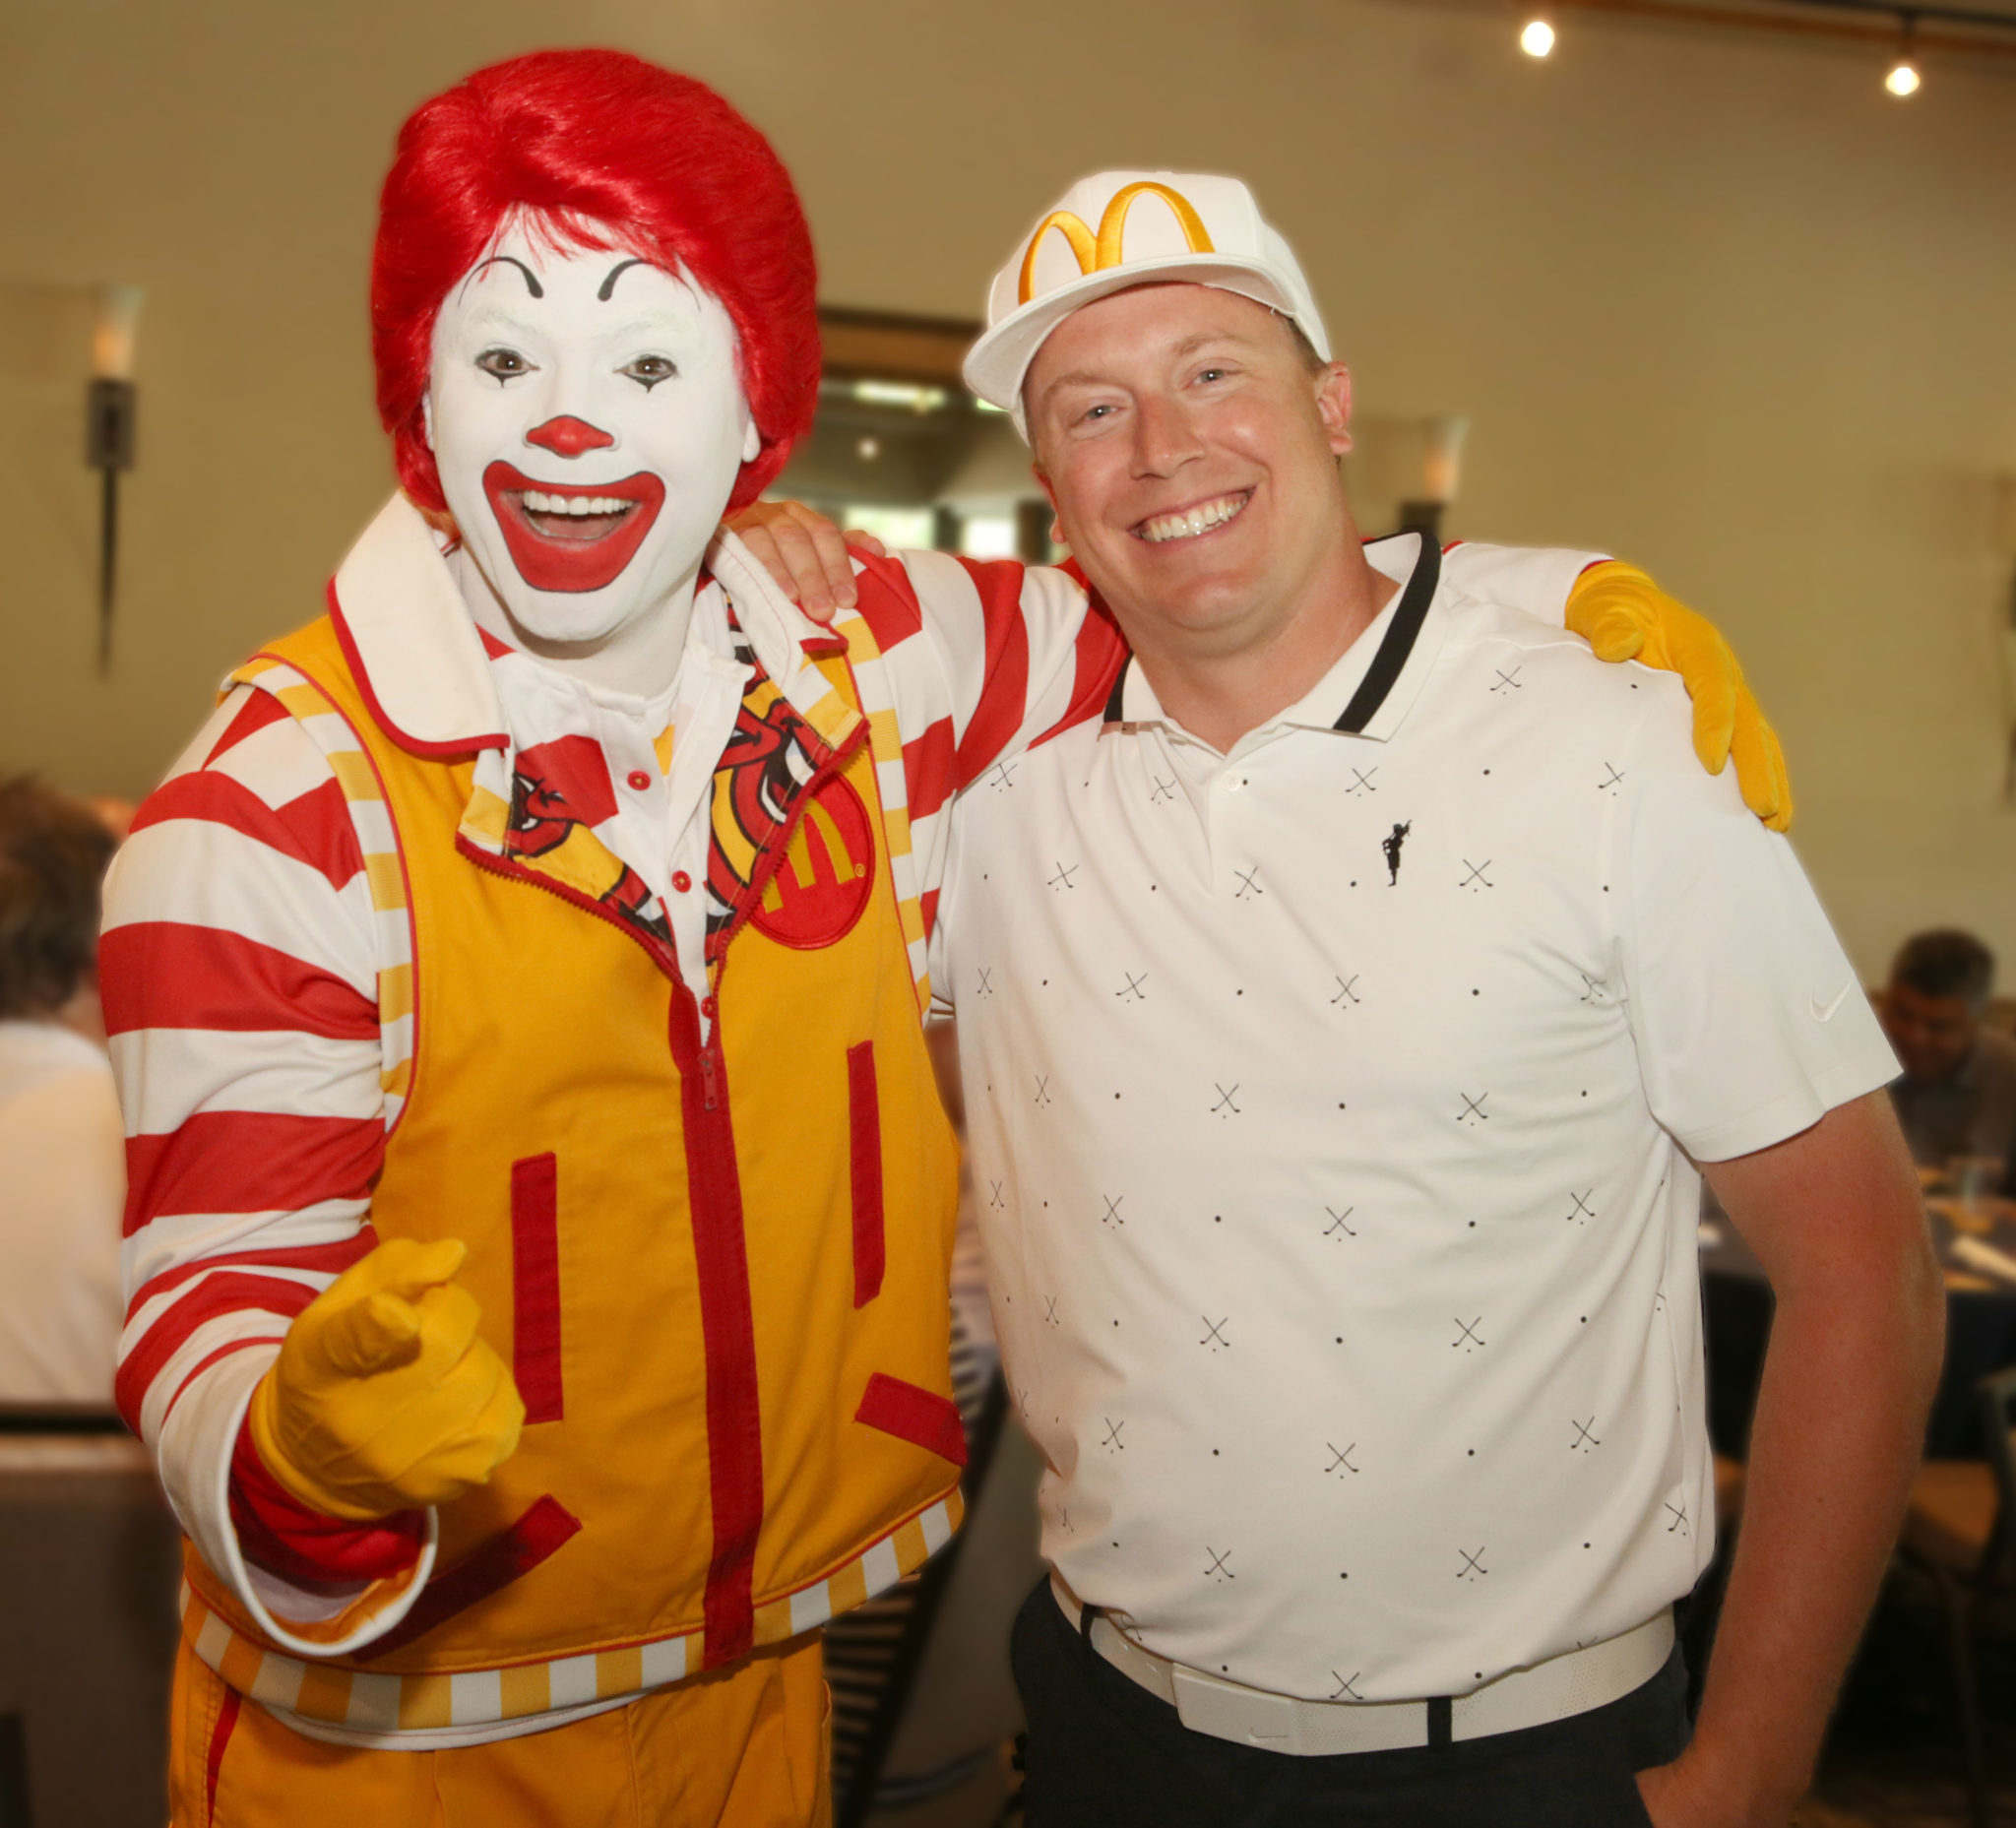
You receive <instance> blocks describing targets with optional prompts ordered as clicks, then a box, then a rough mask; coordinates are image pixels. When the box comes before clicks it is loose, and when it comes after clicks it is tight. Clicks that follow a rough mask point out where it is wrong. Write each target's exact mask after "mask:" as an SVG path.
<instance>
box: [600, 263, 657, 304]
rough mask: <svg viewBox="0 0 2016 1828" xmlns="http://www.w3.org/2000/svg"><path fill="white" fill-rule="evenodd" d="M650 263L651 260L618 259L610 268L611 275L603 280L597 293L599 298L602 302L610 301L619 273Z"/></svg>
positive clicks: (646, 265)
mask: <svg viewBox="0 0 2016 1828" xmlns="http://www.w3.org/2000/svg"><path fill="white" fill-rule="evenodd" d="M650 265H651V262H650V261H648V260H619V261H617V263H616V264H615V265H614V266H613V267H611V268H610V269H609V277H608V278H607V279H605V280H604V281H603V282H602V284H601V289H600V290H599V292H597V293H596V297H597V298H598V299H599V300H600V302H601V303H603V304H607V303H608V302H609V295H610V293H612V292H613V291H614V290H615V289H616V278H617V276H618V275H619V274H621V273H622V272H624V271H625V269H627V268H630V267H648V266H650Z"/></svg>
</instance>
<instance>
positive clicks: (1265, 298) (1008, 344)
mask: <svg viewBox="0 0 2016 1828" xmlns="http://www.w3.org/2000/svg"><path fill="white" fill-rule="evenodd" d="M1144 198H1147V199H1150V200H1151V201H1152V206H1153V207H1151V208H1150V209H1149V210H1148V211H1147V212H1146V213H1145V214H1144V213H1143V212H1142V211H1140V210H1137V209H1136V208H1135V207H1134V206H1135V205H1136V204H1138V203H1140V202H1141V201H1142V200H1143V199H1144ZM1093 222H1097V223H1098V224H1099V226H1098V227H1097V228H1094V227H1092V226H1090V224H1091V223H1093ZM1130 229H1131V230H1132V235H1131V240H1130V235H1129V230H1130ZM1060 244H1061V245H1060ZM1160 284H1189V285H1213V286H1217V287H1218V288H1219V289H1220V290H1221V291H1228V292H1237V293H1240V294H1242V295H1243V296H1245V297H1247V298H1251V299H1252V300H1253V301H1254V302H1255V303H1256V304H1261V305H1265V306H1266V307H1267V308H1268V309H1269V310H1270V311H1277V312H1279V313H1280V314H1281V315H1282V316H1284V317H1286V318H1288V319H1289V320H1290V321H1291V322H1292V323H1293V324H1294V326H1295V328H1296V329H1298V330H1299V331H1300V332H1301V333H1302V335H1303V336H1305V337H1306V338H1307V339H1308V340H1309V345H1310V347H1312V348H1314V349H1315V351H1316V353H1317V354H1318V355H1320V356H1321V357H1322V358H1323V359H1324V360H1325V361H1328V360H1329V359H1330V343H1329V339H1328V337H1327V336H1326V335H1325V333H1324V329H1323V319H1322V317H1321V315H1320V314H1319V313H1318V311H1317V309H1316V301H1315V299H1314V298H1312V297H1311V296H1310V295H1309V284H1308V282H1307V280H1305V279H1304V278H1303V277H1302V270H1301V267H1300V266H1299V264H1298V263H1297V262H1296V260H1295V256H1294V250H1293V249H1292V248H1291V247H1290V246H1289V244H1288V243H1287V242H1286V241H1284V240H1283V239H1282V238H1281V236H1280V235H1279V234H1277V233H1276V232H1275V231H1274V229H1273V228H1271V227H1269V226H1268V224H1267V222H1266V221H1265V220H1264V219H1263V218H1262V217H1261V214H1260V210H1259V206H1258V205H1257V204H1256V203H1255V202H1254V201H1253V193H1252V192H1251V191H1249V190H1248V189H1247V188H1246V187H1245V185H1244V184H1242V183H1241V182H1240V181H1239V180H1238V179H1237V178H1234V177H1227V176H1225V175H1224V174H1222V173H1216V172H1210V171H1143V170H1138V169H1137V170H1129V171H1095V172H1093V173H1091V174H1090V175H1089V176H1087V177H1083V178H1080V179H1079V180H1078V182H1077V183H1075V184H1073V185H1072V186H1071V187H1070V189H1068V190H1067V191H1065V193H1064V194H1063V195H1062V196H1061V197H1059V198H1058V199H1057V200H1056V203H1055V205H1054V206H1053V207H1052V208H1051V209H1050V210H1048V211H1047V212H1046V213H1045V214H1044V216H1043V218H1042V220H1041V221H1040V222H1038V223H1037V225H1036V227H1035V228H1034V229H1033V230H1027V231H1025V232H1024V233H1022V234H1020V235H1018V236H1017V237H1016V239H1015V242H1014V251H1013V252H1012V253H1010V254H1009V256H1008V260H1007V264H1006V265H1005V266H1003V267H1002V268H1001V269H1000V271H999V272H997V273H996V274H995V275H994V279H993V284H991V285H989V286H988V288H987V322H986V328H985V329H984V330H983V331H981V333H980V335H979V338H978V340H977V342H976V343H975V344H974V346H973V347H972V348H971V349H969V350H968V351H967V354H966V361H965V364H964V373H965V375H966V384H967V386H969V387H970V388H972V389H973V391H974V392H975V393H976V394H977V395H978V396H979V397H980V399H982V400H984V401H986V402H987V403H988V404H989V405H990V406H995V407H999V408H1000V409H1001V410H1002V411H1004V412H1006V413H1008V414H1009V415H1010V416H1011V417H1012V418H1013V419H1014V421H1015V429H1016V430H1017V431H1019V432H1021V433H1022V434H1023V435H1024V436H1025V437H1027V436H1028V435H1029V425H1028V422H1027V420H1026V419H1025V417H1024V415H1023V410H1022V386H1023V378H1024V376H1025V375H1027V374H1028V372H1029V367H1030V363H1031V362H1032V361H1033V360H1034V359H1035V356H1036V352H1037V350H1038V349H1039V348H1040V347H1041V346H1042V343H1043V340H1044V339H1045V338H1046V337H1048V336H1049V334H1050V333H1051V331H1053V330H1055V329H1056V327H1057V326H1058V325H1059V324H1061V323H1062V322H1063V321H1064V320H1065V319H1066V318H1067V317H1069V316H1070V315H1071V314H1072V312H1074V311H1079V310H1082V309H1084V307H1085V306H1087V305H1089V304H1091V303H1093V302H1094V301H1095V300H1097V299H1100V298H1103V297H1105V296H1106V295H1107V294H1108V293H1111V292H1117V291H1124V290H1126V289H1127V288H1128V287H1129V286H1132V285H1160Z"/></svg>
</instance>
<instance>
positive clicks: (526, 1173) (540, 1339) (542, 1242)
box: [511, 1154, 562, 1422]
mask: <svg viewBox="0 0 2016 1828" xmlns="http://www.w3.org/2000/svg"><path fill="white" fill-rule="evenodd" d="M511 1299H512V1310H511V1374H512V1376H513V1377H514V1378H516V1379H517V1380H518V1394H519V1395H520V1396H522V1397H523V1398H524V1399H525V1418H526V1420H527V1421H528V1422H534V1421H558V1420H559V1419H560V1416H561V1409H562V1390H561V1381H560V1174H559V1166H558V1162H557V1160H556V1158H555V1157H553V1156H552V1155H550V1154H548V1155H542V1156H528V1157H527V1158H526V1159H525V1160H524V1161H523V1162H514V1163H512V1165H511Z"/></svg>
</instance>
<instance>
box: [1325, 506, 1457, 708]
mask: <svg viewBox="0 0 2016 1828" xmlns="http://www.w3.org/2000/svg"><path fill="white" fill-rule="evenodd" d="M1420 542H1421V553H1420V557H1419V558H1418V559H1416V560H1415V562H1414V576H1413V577H1411V578H1409V579H1408V581H1407V590H1406V592H1405V594H1404V595H1403V596H1402V597H1401V599H1400V607H1399V608H1398V609H1396V610H1395V611H1394V612H1393V621H1392V623H1391V625H1390V626H1389V627H1388V628H1387V630H1386V639H1385V640H1383V641H1382V642H1380V643H1379V652H1378V653H1377V654H1375V655H1373V656H1372V663H1371V665H1370V666H1369V667H1367V668H1366V669H1365V676H1364V677H1363V678H1362V679H1360V680H1359V681H1358V689H1357V690H1356V691H1355V692H1354V693H1353V694H1352V698H1351V703H1350V704H1348V705H1347V706H1345V708H1344V716H1343V717H1341V718H1339V719H1338V720H1337V722H1336V723H1335V724H1334V725H1331V727H1332V728H1333V729H1340V730H1345V731H1347V732H1349V733H1350V734H1351V735H1354V736H1355V735H1357V734H1358V733H1359V732H1360V731H1362V730H1363V728H1364V727H1365V725H1367V724H1369V723H1371V721H1372V719H1373V718H1374V717H1376V716H1377V715H1378V711H1379V707H1380V706H1381V705H1383V704H1384V703H1385V702H1386V694H1387V693H1388V692H1390V691H1392V690H1393V682H1394V681H1395V680H1396V679H1398V678H1399V677H1400V673H1401V669H1402V668H1403V667H1404V666H1406V664H1407V661H1408V656H1409V655H1411V654H1412V653H1413V652H1414V644H1415V638H1416V637H1417V636H1418V635H1419V634H1420V632H1421V623H1422V622H1423V621H1424V620H1426V618H1427V613H1428V604H1429V603H1430V602H1432V601H1433V600H1434V597H1435V586H1436V585H1437V584H1438V583H1440V582H1441V578H1442V548H1441V547H1440V546H1439V545H1437V544H1436V543H1435V541H1434V539H1433V538H1432V536H1429V535H1427V534H1422V535H1421V536H1420Z"/></svg>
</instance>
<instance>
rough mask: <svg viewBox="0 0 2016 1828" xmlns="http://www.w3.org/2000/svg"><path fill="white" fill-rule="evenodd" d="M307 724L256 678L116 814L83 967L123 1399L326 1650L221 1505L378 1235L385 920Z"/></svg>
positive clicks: (211, 1535) (179, 1506) (214, 1557)
mask: <svg viewBox="0 0 2016 1828" xmlns="http://www.w3.org/2000/svg"><path fill="white" fill-rule="evenodd" d="M287 677H288V678H291V675H287ZM263 683H265V681H262V684H263ZM276 683H278V681H276ZM313 721H314V720H312V719H311V720H308V721H306V722H304V720H303V719H301V718H298V717H297V716H295V715H294V713H293V712H292V711H290V710H289V709H288V707H287V706H286V705H284V703H282V701H281V698H280V697H279V696H278V695H276V693H275V692H270V691H268V690H264V689H261V688H260V686H254V685H248V684H241V685H239V686H237V687H236V688H235V689H234V690H233V691H232V692H231V693H230V695H229V696H228V697H227V698H226V699H225V701H224V703H223V704H222V706H221V708H220V709H219V711H218V713H217V714H216V716H215V717H213V718H212V720H211V721H210V723H209V725H207V726H206V727H205V729H204V730H203V732H202V733H201V734H200V735H199V736H198V738H197V740H196V742H195V743H194V744H192V745H191V747H190V749H189V750H188V751H187V752H186V753H185V754H184V756H183V757H182V759H181V760H180V761H179V762H178V763H177V764H176V766H175V768H174V769H173V770H172V771H171V772H170V774H169V776H168V778H167V780H166V781H165V782H164V783H163V784H162V786H161V787H160V788H158V790H157V791H156V792H155V793H154V794H153V796H152V797H151V798H149V799H148V801H147V802H146V803H145V804H144V805H143V806H142V807H141V809H140V812H139V814H138V816H137V817H136V818H135V820H134V823H133V830H132V835H131V836H130V838H129V839H128V840H127V842H126V844H125V846H124V848H123V849H122V850H121V851H120V853H119V855H118V858H117V860H116V862H115V864H114V867H113V870H112V872H111V875H110V877H109V878H108V880H107V883H106V889H105V929H104V936H103V940H102V943H101V948H100V954H99V957H100V975H101V977H102V983H103V993H104V1004H105V1026H106V1032H107V1036H108V1038H109V1041H110V1047H111V1055H112V1064H113V1070H114V1072H115V1074H116V1075H117V1078H118V1083H119V1097H120V1103H121V1106H122V1108H123V1111H124V1115H125V1125H126V1139H127V1140H126V1157H127V1179H128V1192H127V1206H126V1218H125V1238H124V1245H123V1253H124V1272H125V1285H126V1294H127V1301H128V1306H127V1313H126V1325H125V1330H124V1332H123V1334H122V1335H121V1338H120V1342H119V1369H118V1377H117V1382H116V1386H115V1389H116V1395H117V1400H118V1404H119V1409H120V1412H121V1414H122V1415H123V1416H124V1417H125V1418H126V1421H127V1424H128V1425H129V1426H130V1427H131V1428H132V1429H133V1430H134V1432H135V1433H137V1434H139V1435H140V1436H141V1438H142V1439H143V1440H145V1441H146V1442H147V1444H148V1446H149V1447H150V1448H151V1449H152V1450H153V1451H154V1453H155V1455H156V1457H157V1460H158V1465H159V1467H160V1472H161V1479H162V1482H163V1484H164V1485H165V1487H166V1489H167V1492H168V1496H169V1499H170V1501H171V1503H172V1504H173V1505H174V1508H175V1511H176V1514H177V1516H178V1517H179V1518H180V1519H181V1521H182V1524H183V1526H184V1528H185V1529H187V1530H188V1532H189V1534H190V1536H191V1537H192V1538H193V1539H194V1541H195V1543H196V1545H197V1547H198V1549H199V1550H200V1551H201V1552H202V1554H203V1557H204V1559H205V1561H206V1562H207V1563H208V1564H209V1565H210V1566H211V1567H212V1568H213V1569H214V1570H215V1571H217V1572H218V1573H219V1574H221V1575H223V1576H224V1577H226V1578H227V1579H229V1580H230V1581H231V1582H232V1584H233V1586H234V1587H236V1588H237V1589H238V1590H239V1597H240V1598H241V1599H242V1600H243V1601H244V1603H245V1604H246V1605H247V1606H248V1607H251V1608H252V1609H253V1611H254V1613H255V1616H258V1618H259V1621H260V1623H261V1624H262V1626H264V1627H265V1628H267V1629H268V1630H270V1631H272V1632H274V1633H275V1634H276V1636H278V1637H279V1638H280V1639H281V1640H282V1641H283V1642H287V1643H288V1644H289V1647H290V1648H301V1649H306V1650H311V1651H321V1652H323V1653H325V1654H326V1653H328V1652H330V1651H332V1650H334V1649H336V1648H338V1646H337V1645H336V1644H333V1643H331V1642H329V1641H327V1639H326V1638H322V1639H318V1641H316V1642H313V1643H310V1642H306V1641H304V1640H299V1639H295V1638H294V1637H293V1634H292V1633H291V1632H289V1631H288V1630H287V1628H286V1626H285V1625H284V1623H282V1622H281V1619H280V1618H279V1617H277V1616H275V1614H276V1613H279V1614H284V1616H285V1617H286V1618H289V1619H292V1620H294V1621H296V1622H305V1623H309V1624H314V1623H317V1622H320V1621H322V1620H324V1619H328V1618H332V1617H334V1616H335V1614H336V1613H337V1612H339V1611H341V1610H342V1609H343V1606H342V1605H341V1604H338V1603H334V1602H332V1601H330V1600H329V1599H327V1598H326V1597H325V1598H323V1599H321V1600H320V1601H318V1599H317V1598H316V1597H315V1596H313V1595H311V1594H310V1593H308V1592H306V1591H304V1590H302V1589H300V1588H297V1587H295V1586H294V1585H293V1584H292V1583H290V1582H286V1581H284V1580H281V1579H279V1578H278V1577H277V1576H275V1575H273V1574H272V1573H271V1572H270V1570H267V1569H263V1568H260V1567H258V1566H257V1565H255V1564H252V1563H249V1562H248V1561H247V1560H246V1558H245V1557H244V1555H243V1554H242V1552H241V1549H240V1544H239V1543H238V1540H237V1535H236V1532H235V1530H234V1529H233V1526H232V1522H231V1516H230V1506H229V1486H230V1471H231V1458H232V1452H233V1448H234V1446H235V1444H236V1442H237V1438H238V1433H239V1429H240V1426H241V1423H242V1421H243V1418H244V1413H245V1409H246V1405H247V1403H248V1402H249V1400H250V1396H251V1391H252V1387H253V1385H254V1384H255V1383H256V1382H257V1381H258V1379H259V1378H260V1377H261V1376H262V1375H263V1374H264V1372H265V1370H266V1368H267V1367H268V1366H269V1365H270V1364H271V1363H272V1362H273V1360H274V1358H275V1357H276V1356H277V1355H278V1353H279V1342H280V1340H281V1338H282V1337H283V1336H284V1333H285V1331H286V1328H287V1325H288V1323H289V1321H290V1320H291V1319H292V1317H293V1316H294V1315H295V1314H297V1313H299V1312H300V1310H301V1309H302V1308H303V1307H305V1306H306V1305H307V1304H308V1302H309V1301H311V1300H312V1299H314V1297H315V1296H316V1294H318V1293H319V1292H321V1291H322V1290H323V1289H325V1288H327V1287H328V1286H329V1285H330V1284H331V1283H332V1282H333V1281H334V1280H335V1279H336V1277H337V1276H338V1275H339V1274H340V1273H341V1272H342V1271H343V1270H345V1269H347V1267H348V1266H349V1265H350V1264H352V1263H354V1262H356V1261H357V1260H358V1259H359V1258H360V1257H362V1256H364V1255H365V1254H366V1253H367V1252H368V1251H370V1249H371V1248H372V1247H373V1245H374V1244H375V1242H376V1238H375V1236H374V1234H373V1232H372V1230H371V1227H370V1223H369V1205H370V1188H371V1183H372V1180H373V1178H374V1176H375V1175H376V1173H377V1170H378V1167H379V1165H380V1162H381V1160H382V1158H383V1155H384V1149H385V1137H386V1130H387V1122H388V1106H389V1104H391V1103H392V1101H391V1100H389V1099H388V1095H387V1087H386V1080H387V1074H386V1070H385V1052H386V1049H385V1029H384V1025H383V1024H382V1022H381V1011H380V983H381V971H382V969H383V963H384V961H383V952H384V945H383V940H382V928H383V914H382V912H381V911H380V910H378V909H377V908H375V907H374V900H373V893H372V887H371V883H370V880H369V877H370V872H369V871H368V869H367V866H366V851H365V846H364V843H363V842H362V841H361V837H360V831H359V822H358V819H357V817H356V814H355V810H354V808H353V806H352V804H351V802H350V799H349V798H347V796H346V793H345V791H344V788H343V786H342V784H341V781H340V779H339V771H338V767H337V765H336V764H335V763H333V761H332V757H331V755H330V753H328V748H329V744H328V743H327V742H324V741H318V740H317V738H316V736H315V735H314V734H312V733H311V731H310V729H309V727H308V726H307V725H308V723H309V722H313ZM330 721H331V722H334V723H339V724H340V723H341V720H337V719H334V718H333V716H331V719H330ZM371 805H372V806H373V808H374V809H375V811H376V812H377V815H378V816H379V817H380V818H382V817H383V807H382V804H379V803H378V802H376V801H375V800H373V801H371ZM423 1562H427V1563H430V1562H431V1554H428V1555H426V1556H424V1557H423ZM414 1572H415V1575H416V1577H417V1578H415V1579H414V1581H413V1583H412V1589H411V1590H412V1591H413V1592H417V1590H418V1586H419V1583H420V1581H421V1580H423V1579H424V1577H425V1573H426V1567H425V1566H424V1565H423V1566H421V1567H419V1568H416V1569H415V1570H414ZM392 1622H393V1620H392V1618H391V1617H390V1616H389V1615H380V1616H378V1617H376V1618H374V1619H373V1621H372V1624H373V1625H374V1626H375V1629H370V1630H367V1631H365V1632H364V1633H363V1634H362V1636H361V1637H359V1638H358V1639H356V1641H363V1639H364V1638H367V1637H369V1636H375V1635H377V1633H378V1631H380V1630H383V1629H388V1628H389V1627H390V1625H391V1623H392ZM344 1647H347V1644H346V1645H345V1646H344Z"/></svg>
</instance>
